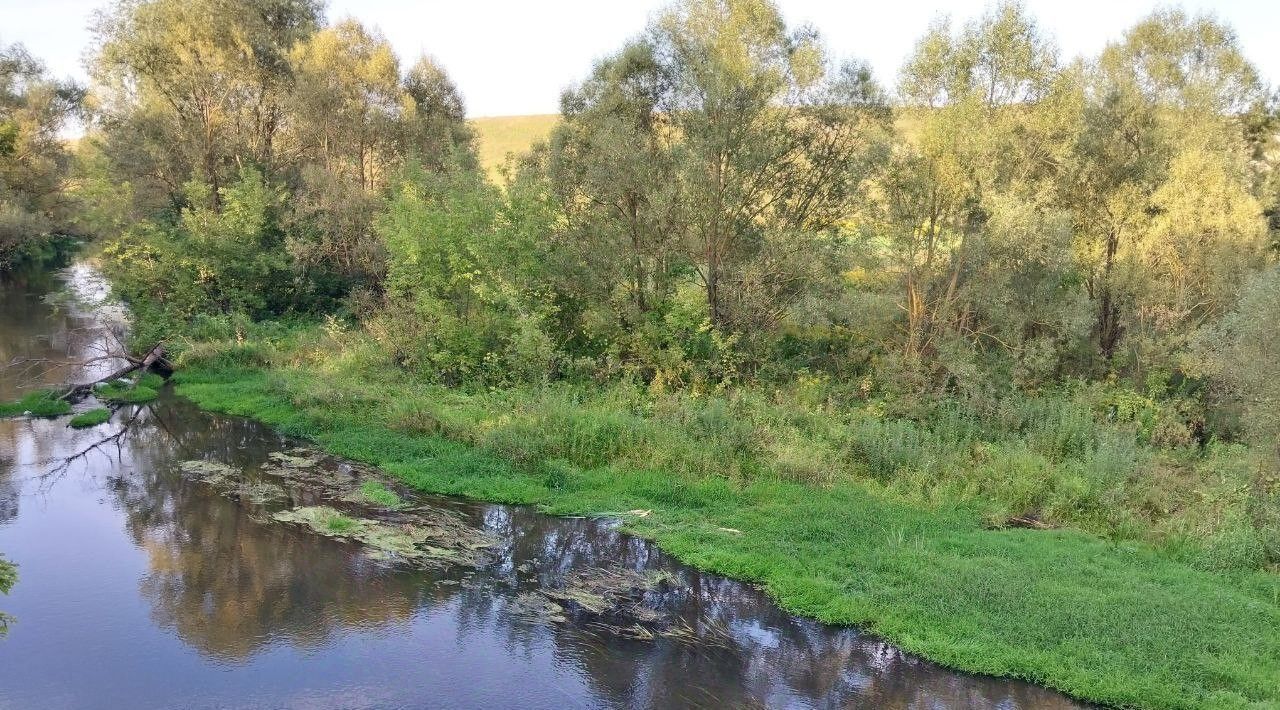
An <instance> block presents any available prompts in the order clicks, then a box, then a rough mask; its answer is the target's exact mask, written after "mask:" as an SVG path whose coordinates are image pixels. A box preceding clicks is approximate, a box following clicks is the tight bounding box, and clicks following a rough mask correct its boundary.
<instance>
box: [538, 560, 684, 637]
mask: <svg viewBox="0 0 1280 710" xmlns="http://www.w3.org/2000/svg"><path fill="white" fill-rule="evenodd" d="M674 583H675V579H674V578H673V577H672V576H671V575H670V574H668V573H666V572H660V571H652V570H650V571H646V572H637V571H635V570H630V569H621V568H591V569H582V570H577V571H575V572H572V573H570V574H569V575H567V576H566V577H565V579H564V585H563V586H562V587H558V588H555V589H543V590H541V591H539V594H540V595H542V596H543V597H544V598H546V599H547V600H549V601H551V602H552V603H554V604H555V605H556V606H557V607H558V608H559V609H561V610H563V611H574V612H578V613H581V614H585V615H586V616H588V617H591V618H594V619H597V620H602V619H608V620H610V621H612V622H621V623H610V624H607V626H608V627H609V628H612V629H630V630H631V633H629V634H627V635H629V636H631V637H632V638H640V639H645V638H655V637H657V636H660V635H663V632H664V631H665V630H666V629H667V628H669V627H670V623H669V620H667V619H665V618H664V615H663V614H661V613H660V612H659V611H658V610H657V609H656V608H654V606H652V605H651V604H650V603H649V601H650V600H649V597H650V596H651V594H652V593H658V592H661V591H663V590H665V589H668V588H671V587H672V586H673V585H674ZM597 623H598V625H599V624H600V623H602V622H597ZM637 629H638V631H637Z"/></svg>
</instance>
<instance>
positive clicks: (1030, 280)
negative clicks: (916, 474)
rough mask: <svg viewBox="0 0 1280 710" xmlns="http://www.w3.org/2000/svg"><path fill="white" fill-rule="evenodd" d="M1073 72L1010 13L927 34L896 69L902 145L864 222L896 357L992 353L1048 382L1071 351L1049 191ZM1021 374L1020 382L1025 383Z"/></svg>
mask: <svg viewBox="0 0 1280 710" xmlns="http://www.w3.org/2000/svg"><path fill="white" fill-rule="evenodd" d="M1077 76H1078V74H1077V73H1076V72H1075V71H1073V70H1070V69H1067V70H1064V69H1063V68H1061V67H1060V66H1059V65H1058V60H1057V54H1056V49H1055V48H1054V46H1053V43H1052V42H1051V41H1050V39H1049V38H1048V37H1046V36H1045V35H1044V34H1043V33H1042V32H1041V31H1040V30H1039V28H1038V27H1037V26H1036V24H1035V22H1034V21H1033V20H1032V19H1031V18H1030V17H1029V16H1027V14H1026V12H1025V10H1024V9H1023V7H1022V6H1021V5H1020V4H1016V3H1004V4H1001V5H1000V6H998V7H997V8H995V10H994V11H992V12H990V13H988V14H986V15H984V16H983V17H982V18H980V19H979V20H977V21H975V22H972V23H970V24H968V25H966V26H965V27H964V28H963V29H962V30H961V31H960V32H959V33H956V34H953V33H952V31H951V28H950V26H949V24H948V23H946V22H937V23H935V24H934V25H933V26H932V27H931V29H930V30H929V32H928V33H927V34H926V35H925V36H924V37H923V38H922V39H921V40H920V41H919V42H918V43H917V45H916V50H915V52H914V53H913V55H912V56H911V57H910V58H909V59H908V60H907V63H906V64H905V66H904V67H903V71H902V76H901V79H900V82H899V94H900V95H901V97H902V99H903V101H904V103H905V104H906V106H905V110H904V114H903V119H902V121H903V124H904V125H906V126H908V130H907V135H906V136H904V137H903V138H902V139H901V140H900V142H899V144H898V145H897V146H896V147H895V151H894V158H893V161H892V162H891V163H890V166H889V168H888V169H887V170H886V171H885V174H884V177H883V179H882V180H880V181H879V184H878V186H879V193H880V195H881V203H880V207H881V209H880V212H879V214H878V215H877V218H876V219H875V220H874V221H873V224H874V225H875V231H876V233H877V234H878V235H879V237H880V238H881V239H882V241H883V247H882V252H883V255H884V259H885V260H886V261H887V263H888V264H889V265H890V268H891V269H892V271H893V273H895V274H896V275H897V279H898V281H899V286H898V287H899V288H900V289H901V290H900V293H901V294H902V295H901V297H900V302H901V308H902V311H903V313H904V314H905V326H904V330H905V333H904V338H903V351H904V353H905V355H906V356H907V357H908V358H909V359H910V360H913V361H919V362H922V363H924V364H925V365H926V366H927V369H934V368H936V367H938V366H941V370H942V371H943V373H944V374H945V373H946V372H947V371H948V370H952V369H954V365H955V363H951V364H948V363H944V362H941V361H940V359H939V358H940V356H941V354H942V352H943V351H946V350H951V351H955V350H956V349H957V348H960V349H962V350H968V351H973V350H975V349H990V348H994V349H996V350H997V351H1001V352H1004V353H1006V354H1007V355H1009V356H1011V357H1012V358H1014V359H1015V360H1016V361H1018V362H1019V363H1020V364H1022V365H1024V366H1028V367H1030V365H1031V362H1032V361H1037V364H1036V365H1035V366H1034V367H1032V368H1031V369H1034V370H1036V371H1037V372H1038V373H1039V374H1038V376H1039V377H1043V376H1044V375H1046V374H1054V372H1055V371H1056V367H1057V363H1056V357H1055V354H1053V353H1046V350H1047V349H1048V350H1059V349H1062V348H1063V346H1064V345H1065V344H1066V343H1067V342H1069V341H1070V340H1072V338H1073V337H1074V333H1075V330H1076V318H1075V317H1074V314H1073V311H1074V310H1075V306H1076V303H1075V300H1074V299H1073V298H1071V296H1070V295H1069V292H1070V290H1071V285H1072V281H1073V264H1072V263H1071V259H1070V256H1069V246H1070V242H1071V233H1070V229H1069V226H1068V223H1069V221H1068V219H1067V218H1066V215H1065V214H1064V212H1063V211H1062V209H1061V208H1059V207H1058V206H1056V205H1054V204H1053V201H1052V199H1051V196H1052V194H1051V190H1049V189H1048V188H1049V186H1051V185H1052V184H1053V181H1054V179H1055V178H1056V176H1057V175H1058V171H1059V170H1060V167H1061V165H1062V162H1063V160H1064V158H1065V157H1066V155H1067V154H1068V152H1069V146H1070V144H1071V139H1072V137H1073V135H1074V133H1075V132H1076V130H1077V120H1076V116H1077V114H1078V110H1079V105H1080V101H1081V99H1080V96H1079V91H1078V89H1077V88H1076V83H1075V80H1076V78H1077ZM1028 374H1029V371H1028Z"/></svg>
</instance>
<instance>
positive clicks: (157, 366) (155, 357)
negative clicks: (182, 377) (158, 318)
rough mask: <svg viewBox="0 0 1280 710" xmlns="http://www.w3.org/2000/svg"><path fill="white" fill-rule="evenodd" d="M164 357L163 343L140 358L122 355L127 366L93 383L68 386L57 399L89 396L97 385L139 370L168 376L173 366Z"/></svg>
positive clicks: (153, 347) (154, 346)
mask: <svg viewBox="0 0 1280 710" xmlns="http://www.w3.org/2000/svg"><path fill="white" fill-rule="evenodd" d="M164 356H165V347H164V343H163V342H160V343H156V344H155V345H153V346H151V349H150V350H148V351H147V352H146V354H144V355H143V356H142V357H131V356H129V355H122V356H121V357H122V358H123V359H124V360H127V361H128V364H127V365H125V366H124V367H121V368H120V369H118V370H116V371H115V372H112V373H111V374H110V375H107V376H106V377H101V378H99V379H96V380H94V381H93V382H84V383H81V384H74V385H69V386H68V387H67V389H66V390H64V391H63V392H62V394H61V395H59V397H58V398H59V399H67V400H71V399H80V398H82V397H86V396H88V395H89V394H91V393H92V392H93V389H94V388H95V387H97V386H98V385H100V384H103V383H106V382H114V381H116V380H118V379H120V378H121V377H125V376H126V375H130V374H132V373H134V372H137V371H139V370H141V371H143V372H146V371H148V370H151V371H156V372H159V373H160V374H163V375H165V376H168V375H169V374H170V373H172V372H173V366H172V365H170V364H169V361H168V360H165V358H164Z"/></svg>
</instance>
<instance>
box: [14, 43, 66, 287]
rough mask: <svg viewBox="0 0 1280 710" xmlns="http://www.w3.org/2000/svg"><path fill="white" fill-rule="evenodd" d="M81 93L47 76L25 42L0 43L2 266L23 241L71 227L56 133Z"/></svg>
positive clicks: (62, 154)
mask: <svg viewBox="0 0 1280 710" xmlns="http://www.w3.org/2000/svg"><path fill="white" fill-rule="evenodd" d="M82 93H83V92H82V91H81V89H80V88H79V87H77V86H75V85H73V84H67V83H63V82H58V81H55V80H53V79H51V78H49V76H48V74H47V72H46V71H45V68H44V66H43V65H42V64H41V63H40V62H38V61H37V60H35V59H34V58H32V57H31V55H30V54H28V53H27V51H26V49H24V48H23V47H22V45H10V46H8V47H0V264H3V263H4V262H5V261H7V260H8V259H9V258H10V257H12V256H13V255H14V254H15V253H16V251H17V250H18V249H19V248H20V247H21V246H22V245H24V244H26V243H29V242H32V241H34V240H38V239H40V238H41V237H43V236H45V235H47V234H49V233H50V232H51V231H68V230H70V229H71V228H72V218H73V213H74V210H73V205H72V203H71V200H70V198H69V197H68V195H67V194H66V190H65V187H66V186H65V181H66V179H67V174H68V169H69V167H70V154H69V153H68V152H67V150H66V149H65V148H64V147H63V143H62V139H61V137H60V136H59V135H58V132H59V131H60V130H61V129H62V127H63V126H64V125H65V124H66V122H67V121H68V120H70V119H71V118H72V117H73V116H74V115H75V114H76V113H77V112H78V111H79V109H80V101H81V99H82Z"/></svg>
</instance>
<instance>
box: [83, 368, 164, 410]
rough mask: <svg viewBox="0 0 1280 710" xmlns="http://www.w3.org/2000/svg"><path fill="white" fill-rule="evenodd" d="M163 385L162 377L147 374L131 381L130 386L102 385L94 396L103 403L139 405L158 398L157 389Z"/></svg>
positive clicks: (110, 383)
mask: <svg viewBox="0 0 1280 710" xmlns="http://www.w3.org/2000/svg"><path fill="white" fill-rule="evenodd" d="M163 385H164V378H163V377H161V376H159V375H157V374H155V373H151V372H149V373H147V374H145V375H143V376H142V377H139V378H138V379H137V380H134V381H132V383H131V384H120V383H116V382H109V383H107V384H105V385H102V386H100V387H98V388H97V389H96V390H94V396H96V397H97V398H98V399H100V400H102V401H104V402H120V403H126V404H140V403H142V402H150V401H151V400H153V399H155V398H156V397H159V396H160V392H159V389H160V387H162V386H163Z"/></svg>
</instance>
